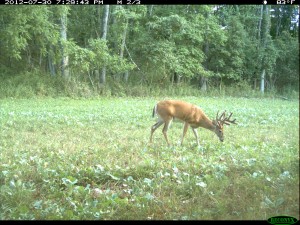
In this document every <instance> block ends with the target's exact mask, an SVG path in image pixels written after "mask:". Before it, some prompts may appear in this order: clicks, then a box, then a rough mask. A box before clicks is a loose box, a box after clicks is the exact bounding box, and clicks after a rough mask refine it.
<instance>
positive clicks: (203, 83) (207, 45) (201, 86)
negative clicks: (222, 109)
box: [200, 40, 209, 92]
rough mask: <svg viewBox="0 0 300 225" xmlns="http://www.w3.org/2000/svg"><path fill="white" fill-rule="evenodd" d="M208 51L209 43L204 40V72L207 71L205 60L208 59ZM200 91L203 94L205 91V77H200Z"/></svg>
mask: <svg viewBox="0 0 300 225" xmlns="http://www.w3.org/2000/svg"><path fill="white" fill-rule="evenodd" d="M208 51H209V43H208V40H206V42H205V49H204V53H205V55H206V61H205V64H204V67H205V69H206V70H208V59H207V58H208ZM200 89H201V91H203V92H206V91H207V77H205V76H201V79H200Z"/></svg>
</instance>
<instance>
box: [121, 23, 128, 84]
mask: <svg viewBox="0 0 300 225" xmlns="http://www.w3.org/2000/svg"><path fill="white" fill-rule="evenodd" d="M127 30H128V19H126V22H125V27H124V31H123V37H122V44H121V49H120V59H121V60H122V59H123V57H124V50H125V44H126V35H127ZM126 73H127V76H128V71H126V72H125V73H124V74H123V75H124V80H125V82H127V80H126V78H125V77H126ZM127 79H128V77H127Z"/></svg>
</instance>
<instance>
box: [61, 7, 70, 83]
mask: <svg viewBox="0 0 300 225" xmlns="http://www.w3.org/2000/svg"><path fill="white" fill-rule="evenodd" d="M67 13H68V8H67V7H65V8H64V9H63V10H62V14H61V17H60V25H61V27H60V28H61V29H60V37H61V42H62V43H61V52H62V61H61V74H62V76H63V77H64V78H66V79H68V78H69V69H68V66H69V56H68V55H67V53H66V51H65V47H64V43H65V42H66V41H67V18H68V17H67Z"/></svg>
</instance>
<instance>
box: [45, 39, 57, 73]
mask: <svg viewBox="0 0 300 225" xmlns="http://www.w3.org/2000/svg"><path fill="white" fill-rule="evenodd" d="M52 53H53V45H51V44H50V46H49V49H48V53H47V58H48V68H49V71H50V74H51V76H55V75H56V72H55V66H54V64H53V58H52Z"/></svg>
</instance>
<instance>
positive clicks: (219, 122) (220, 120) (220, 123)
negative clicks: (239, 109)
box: [213, 111, 236, 142]
mask: <svg viewBox="0 0 300 225" xmlns="http://www.w3.org/2000/svg"><path fill="white" fill-rule="evenodd" d="M231 116H232V113H230V115H229V116H228V117H226V111H224V112H223V113H222V114H221V116H220V117H219V111H218V112H217V115H216V120H214V121H213V124H214V125H215V126H216V128H215V133H216V135H217V136H218V137H219V139H220V141H222V142H223V141H224V132H223V127H224V124H226V125H230V124H231V123H232V124H236V122H235V119H234V120H230V117H231Z"/></svg>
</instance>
